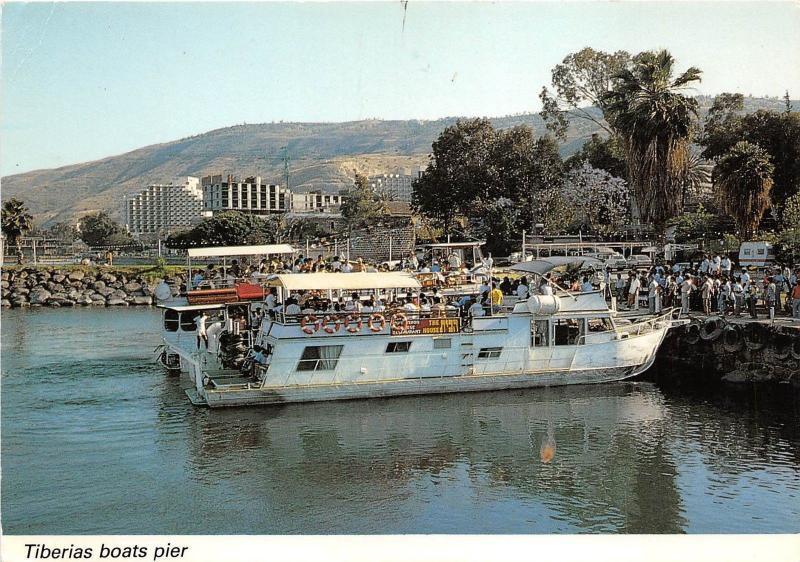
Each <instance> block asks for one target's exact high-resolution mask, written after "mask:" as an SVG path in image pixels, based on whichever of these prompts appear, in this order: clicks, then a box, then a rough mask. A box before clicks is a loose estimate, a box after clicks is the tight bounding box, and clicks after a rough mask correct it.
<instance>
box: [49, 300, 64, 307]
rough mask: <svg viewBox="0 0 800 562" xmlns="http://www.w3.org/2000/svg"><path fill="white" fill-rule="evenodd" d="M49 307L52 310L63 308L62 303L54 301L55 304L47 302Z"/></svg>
mask: <svg viewBox="0 0 800 562" xmlns="http://www.w3.org/2000/svg"><path fill="white" fill-rule="evenodd" d="M47 306H49V307H51V308H61V303H59V302H56V301H53V302H50V301H47Z"/></svg>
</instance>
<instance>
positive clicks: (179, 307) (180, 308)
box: [158, 302, 225, 312]
mask: <svg viewBox="0 0 800 562" xmlns="http://www.w3.org/2000/svg"><path fill="white" fill-rule="evenodd" d="M158 308H166V309H168V310H174V311H176V312H187V311H192V310H217V309H220V308H225V305H224V304H183V303H181V304H169V303H168V302H165V303H163V304H159V305H158Z"/></svg>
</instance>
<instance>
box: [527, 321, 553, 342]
mask: <svg viewBox="0 0 800 562" xmlns="http://www.w3.org/2000/svg"><path fill="white" fill-rule="evenodd" d="M531 345H532V346H533V347H547V346H549V345H550V322H548V321H547V320H534V321H533V322H532V323H531Z"/></svg>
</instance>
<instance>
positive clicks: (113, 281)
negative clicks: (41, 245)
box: [0, 265, 186, 308]
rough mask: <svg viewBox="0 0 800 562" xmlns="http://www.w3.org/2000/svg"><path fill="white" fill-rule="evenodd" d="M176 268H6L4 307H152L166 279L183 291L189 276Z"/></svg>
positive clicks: (175, 292) (174, 288)
mask: <svg viewBox="0 0 800 562" xmlns="http://www.w3.org/2000/svg"><path fill="white" fill-rule="evenodd" d="M175 269H177V268H158V267H152V266H120V267H114V266H78V265H76V266H38V267H37V266H25V265H21V266H20V265H14V266H11V267H3V268H2V282H1V283H0V284H1V285H2V290H1V291H0V297H1V300H0V306H2V307H3V308H38V307H49V308H60V307H76V306H77V307H81V306H107V307H112V306H151V305H153V304H155V296H154V294H153V293H154V291H155V288H156V286H157V285H158V284H159V283H161V282H162V281H166V282H167V283H168V284H169V285H170V288H171V290H172V294H173V296H177V295H178V294H179V292H180V287H181V284H183V283H185V282H186V275H185V274H180V273H177V272H175V271H174V270H175ZM170 270H173V271H170Z"/></svg>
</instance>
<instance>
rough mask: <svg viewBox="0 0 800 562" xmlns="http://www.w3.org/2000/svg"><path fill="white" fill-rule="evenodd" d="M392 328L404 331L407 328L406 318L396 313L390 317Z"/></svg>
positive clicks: (400, 313)
mask: <svg viewBox="0 0 800 562" xmlns="http://www.w3.org/2000/svg"><path fill="white" fill-rule="evenodd" d="M392 327H393V328H394V329H396V330H405V329H406V328H408V318H406V315H405V314H403V313H402V312H398V313H397V314H395V315H394V316H392Z"/></svg>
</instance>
